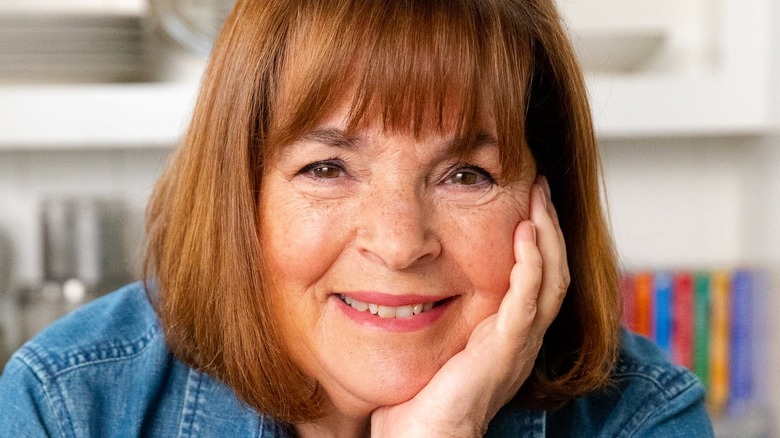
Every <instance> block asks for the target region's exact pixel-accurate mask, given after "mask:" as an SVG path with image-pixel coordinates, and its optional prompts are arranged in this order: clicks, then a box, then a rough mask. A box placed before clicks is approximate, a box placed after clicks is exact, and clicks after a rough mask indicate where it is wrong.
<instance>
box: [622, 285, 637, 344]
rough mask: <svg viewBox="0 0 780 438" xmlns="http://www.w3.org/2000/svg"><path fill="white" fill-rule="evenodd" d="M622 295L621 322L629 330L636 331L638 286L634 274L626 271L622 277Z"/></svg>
mask: <svg viewBox="0 0 780 438" xmlns="http://www.w3.org/2000/svg"><path fill="white" fill-rule="evenodd" d="M620 296H621V298H622V300H623V315H622V318H621V322H622V323H623V326H625V327H627V328H628V329H629V330H632V331H636V314H637V311H636V288H635V285H634V275H633V274H630V273H626V274H623V275H622V276H621V277H620Z"/></svg>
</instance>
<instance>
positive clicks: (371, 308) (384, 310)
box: [339, 294, 446, 318]
mask: <svg viewBox="0 0 780 438" xmlns="http://www.w3.org/2000/svg"><path fill="white" fill-rule="evenodd" d="M339 299H340V300H341V301H343V302H344V303H345V304H347V305H348V306H350V307H352V308H353V309H355V310H357V311H358V312H366V313H371V314H372V315H376V316H378V317H380V318H409V317H412V316H414V315H419V314H421V313H425V312H427V311H429V310H431V309H433V308H434V307H436V306H438V305H439V304H441V303H442V302H443V301H446V300H441V301H437V302H435V303H434V302H427V303H416V304H409V305H405V306H383V305H379V304H374V303H367V302H364V301H360V300H357V299H354V298H352V297H350V296H347V295H344V294H340V295H339Z"/></svg>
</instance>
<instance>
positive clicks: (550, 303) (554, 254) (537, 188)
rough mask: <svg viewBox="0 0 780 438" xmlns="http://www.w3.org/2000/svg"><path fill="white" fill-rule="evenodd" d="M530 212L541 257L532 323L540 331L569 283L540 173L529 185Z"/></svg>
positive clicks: (557, 228)
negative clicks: (540, 276)
mask: <svg viewBox="0 0 780 438" xmlns="http://www.w3.org/2000/svg"><path fill="white" fill-rule="evenodd" d="M530 213H531V214H530V216H531V221H533V223H534V224H535V225H536V229H537V238H536V244H537V246H538V248H539V252H540V254H541V258H542V260H543V269H542V281H541V287H540V289H539V297H538V304H537V306H538V309H537V312H536V321H535V323H534V324H535V325H536V326H537V328H539V329H541V330H542V331H544V330H546V329H547V327H548V326H549V325H550V324H551V323H552V321H553V319H555V316H556V315H557V314H558V310H560V307H561V304H562V303H563V299H564V297H565V296H566V291H567V290H568V288H569V283H570V275H569V264H568V261H567V258H566V242H565V241H564V238H563V231H562V230H561V227H560V225H559V223H558V214H557V212H556V211H555V207H554V206H553V203H552V201H551V198H550V186H549V183H548V182H547V179H546V178H545V177H544V176H540V177H537V180H536V182H535V183H534V185H533V188H532V193H531V212H530Z"/></svg>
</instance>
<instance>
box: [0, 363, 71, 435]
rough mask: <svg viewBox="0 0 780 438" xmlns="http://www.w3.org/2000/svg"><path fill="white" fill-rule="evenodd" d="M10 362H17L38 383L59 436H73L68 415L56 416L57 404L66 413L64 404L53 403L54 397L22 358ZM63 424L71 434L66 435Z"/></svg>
mask: <svg viewBox="0 0 780 438" xmlns="http://www.w3.org/2000/svg"><path fill="white" fill-rule="evenodd" d="M11 360H15V361H17V362H19V363H20V364H21V365H22V366H24V367H25V368H26V369H27V370H29V372H30V374H32V376H33V378H34V379H35V380H36V381H37V382H38V384H39V388H40V389H41V392H43V395H44V397H45V398H46V405H47V406H48V408H49V411H51V413H52V415H53V416H54V418H56V419H57V421H56V424H57V430H58V432H59V434H60V436H61V437H66V436H75V432H74V429H73V423H72V422H71V421H70V415H64V417H65V418H60V415H59V414H58V412H59V411H60V409H58V408H57V405H58V404H62V405H63V406H62V410H63V411H66V412H67V408H66V407H65V406H64V403H55V400H54V398H55V397H53V396H52V394H51V393H50V391H49V390H48V385H47V384H46V383H45V382H44V381H43V380H41V377H40V376H39V375H38V373H37V372H36V371H35V369H34V368H33V367H32V366H30V364H28V363H27V362H26V361H25V360H23V359H22V357H20V356H16V357H13V358H12V359H11ZM60 397H61V395H59V397H58V398H60ZM63 423H66V424H67V426H69V429H68V430H70V431H71V432H73V433H70V434H69V433H67V432H66V428H65V426H66V424H63Z"/></svg>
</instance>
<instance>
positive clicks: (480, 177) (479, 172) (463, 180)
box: [445, 166, 496, 186]
mask: <svg viewBox="0 0 780 438" xmlns="http://www.w3.org/2000/svg"><path fill="white" fill-rule="evenodd" d="M495 182H496V181H495V179H493V176H492V175H491V174H490V172H488V171H486V170H485V169H483V168H481V167H479V166H466V167H458V168H457V169H455V170H454V171H453V172H451V173H450V174H449V175H448V176H447V178H446V180H445V183H446V184H455V185H460V186H483V185H490V184H493V183H495Z"/></svg>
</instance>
